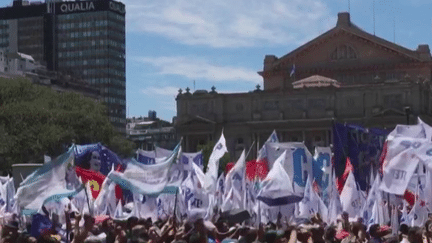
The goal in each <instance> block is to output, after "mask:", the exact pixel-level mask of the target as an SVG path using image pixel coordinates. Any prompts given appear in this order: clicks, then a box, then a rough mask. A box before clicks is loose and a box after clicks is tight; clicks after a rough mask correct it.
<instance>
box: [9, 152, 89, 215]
mask: <svg viewBox="0 0 432 243" xmlns="http://www.w3.org/2000/svg"><path fill="white" fill-rule="evenodd" d="M73 165H74V146H72V147H71V148H70V149H69V151H68V152H66V153H64V154H62V155H61V156H59V157H58V158H56V159H55V160H53V161H50V162H48V163H46V164H44V165H43V166H42V167H40V168H39V169H37V170H36V171H34V172H33V173H32V174H30V175H29V176H28V177H27V178H26V179H25V180H24V181H23V182H21V184H20V186H19V188H18V190H17V193H16V195H15V199H16V202H17V203H18V206H19V208H21V209H23V211H22V212H23V213H35V212H36V211H37V210H39V209H40V208H41V207H42V205H43V204H44V203H46V202H49V201H58V200H60V199H62V198H64V197H71V196H74V195H76V194H77V193H78V192H79V191H80V190H82V189H83V187H80V188H78V189H77V190H73V191H72V190H67V189H66V173H67V171H68V170H73Z"/></svg>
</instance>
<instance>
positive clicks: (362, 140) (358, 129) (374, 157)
mask: <svg viewBox="0 0 432 243" xmlns="http://www.w3.org/2000/svg"><path fill="white" fill-rule="evenodd" d="M387 134H388V131H386V130H382V129H376V128H371V129H366V128H364V127H362V126H358V125H354V124H340V123H337V122H335V123H334V124H333V153H334V166H335V171H336V176H337V177H339V176H341V175H342V174H343V172H344V170H345V168H344V167H345V162H346V159H347V157H348V158H349V159H350V161H351V163H352V165H353V167H354V175H355V178H356V180H357V182H358V184H359V186H360V189H361V190H366V188H367V186H368V183H367V178H368V175H369V172H370V170H371V169H374V168H377V167H378V164H377V162H378V160H379V156H380V155H381V151H382V150H383V146H384V142H385V138H386V136H387Z"/></svg>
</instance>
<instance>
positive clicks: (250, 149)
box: [245, 140, 255, 159]
mask: <svg viewBox="0 0 432 243" xmlns="http://www.w3.org/2000/svg"><path fill="white" fill-rule="evenodd" d="M254 144H255V140H254V141H253V143H252V145H251V146H250V148H249V151H248V152H247V154H246V157H245V158H246V159H247V157H248V156H249V154H250V152H251V151H252V148H253V146H254Z"/></svg>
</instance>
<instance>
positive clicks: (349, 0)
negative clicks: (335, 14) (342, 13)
mask: <svg viewBox="0 0 432 243" xmlns="http://www.w3.org/2000/svg"><path fill="white" fill-rule="evenodd" d="M348 13H351V0H348Z"/></svg>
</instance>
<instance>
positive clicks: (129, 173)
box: [108, 144, 181, 194]
mask: <svg viewBox="0 0 432 243" xmlns="http://www.w3.org/2000/svg"><path fill="white" fill-rule="evenodd" d="M180 151H181V149H180V144H178V145H177V146H176V148H175V149H174V151H173V153H172V154H171V156H169V157H166V158H161V159H159V158H156V163H155V164H153V165H145V164H142V163H139V162H137V161H135V160H131V161H130V162H129V163H128V165H127V167H126V169H125V171H124V172H123V173H121V172H117V171H111V172H110V173H109V174H108V178H110V179H111V180H113V181H114V182H115V183H117V184H118V185H120V186H121V187H122V188H123V189H127V190H130V191H132V192H133V193H137V194H159V193H171V194H175V193H176V191H177V188H178V186H173V187H171V185H169V181H170V177H169V171H170V169H171V166H172V165H173V163H174V162H175V161H177V158H178V157H179V153H180ZM159 160H160V161H159Z"/></svg>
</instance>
